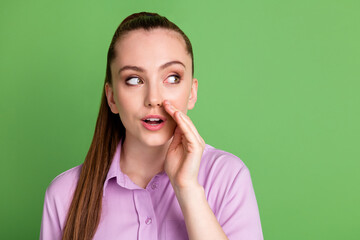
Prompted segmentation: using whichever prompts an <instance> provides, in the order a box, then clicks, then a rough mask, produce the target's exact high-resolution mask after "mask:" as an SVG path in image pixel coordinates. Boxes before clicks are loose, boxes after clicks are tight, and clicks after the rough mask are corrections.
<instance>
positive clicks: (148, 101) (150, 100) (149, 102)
mask: <svg viewBox="0 0 360 240" xmlns="http://www.w3.org/2000/svg"><path fill="white" fill-rule="evenodd" d="M146 91H147V93H146V97H145V102H144V103H145V106H146V107H160V106H162V101H163V98H162V94H161V89H160V87H159V86H157V85H155V84H153V85H148V87H147V90H146Z"/></svg>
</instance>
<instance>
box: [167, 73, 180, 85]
mask: <svg viewBox="0 0 360 240" xmlns="http://www.w3.org/2000/svg"><path fill="white" fill-rule="evenodd" d="M167 82H168V83H171V84H177V83H179V82H180V77H179V76H178V75H171V76H169V77H168V78H167Z"/></svg>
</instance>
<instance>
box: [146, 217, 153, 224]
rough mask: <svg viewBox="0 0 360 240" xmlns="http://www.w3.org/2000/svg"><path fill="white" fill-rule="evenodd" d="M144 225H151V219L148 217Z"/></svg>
mask: <svg viewBox="0 0 360 240" xmlns="http://www.w3.org/2000/svg"><path fill="white" fill-rule="evenodd" d="M145 223H146V225H149V224H151V223H152V219H151V218H150V217H148V218H147V219H146V220H145Z"/></svg>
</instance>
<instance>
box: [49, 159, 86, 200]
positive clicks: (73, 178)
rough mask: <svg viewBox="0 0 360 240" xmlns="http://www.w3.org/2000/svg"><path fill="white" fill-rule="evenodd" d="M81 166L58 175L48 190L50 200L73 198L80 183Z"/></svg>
mask: <svg viewBox="0 0 360 240" xmlns="http://www.w3.org/2000/svg"><path fill="white" fill-rule="evenodd" d="M81 167H82V164H81V165H78V166H75V167H73V168H71V169H69V170H66V171H65V172H62V173H60V174H59V175H57V176H56V177H55V178H54V179H53V180H52V181H51V183H50V184H49V186H48V187H47V189H46V195H47V196H48V198H49V200H59V199H60V200H61V199H64V198H66V197H68V196H72V193H73V191H74V190H75V187H76V184H77V182H78V179H79V176H80V171H81Z"/></svg>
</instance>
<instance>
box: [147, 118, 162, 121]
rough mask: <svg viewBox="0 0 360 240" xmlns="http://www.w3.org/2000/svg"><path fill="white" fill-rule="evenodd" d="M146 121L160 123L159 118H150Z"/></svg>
mask: <svg viewBox="0 0 360 240" xmlns="http://www.w3.org/2000/svg"><path fill="white" fill-rule="evenodd" d="M146 120H148V121H160V119H159V118H148V119H146Z"/></svg>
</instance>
